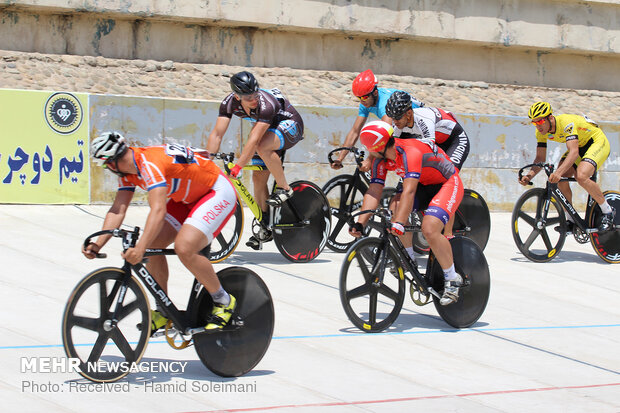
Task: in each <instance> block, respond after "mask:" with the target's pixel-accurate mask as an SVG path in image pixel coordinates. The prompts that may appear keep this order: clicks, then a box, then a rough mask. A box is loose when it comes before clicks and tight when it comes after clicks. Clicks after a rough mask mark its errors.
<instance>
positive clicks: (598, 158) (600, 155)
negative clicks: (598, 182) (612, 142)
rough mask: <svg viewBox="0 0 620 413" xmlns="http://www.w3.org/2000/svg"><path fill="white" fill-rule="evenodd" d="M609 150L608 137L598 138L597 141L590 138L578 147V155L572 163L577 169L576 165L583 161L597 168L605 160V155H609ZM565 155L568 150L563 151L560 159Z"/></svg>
mask: <svg viewBox="0 0 620 413" xmlns="http://www.w3.org/2000/svg"><path fill="white" fill-rule="evenodd" d="M610 150H611V149H610V146H609V140H608V139H600V140H599V141H598V142H594V139H590V140H589V141H588V142H587V143H586V144H585V145H583V146H581V147H579V157H578V158H577V160H576V161H575V163H574V164H573V167H574V168H575V169H577V165H579V163H580V162H581V161H584V162H588V163H590V164H592V165H594V169H595V170H598V169H599V168H600V167H601V165H603V163H604V162H605V161H606V160H607V157H609V152H610ZM566 155H568V151H566V152H564V155H562V159H561V160H564V158H566Z"/></svg>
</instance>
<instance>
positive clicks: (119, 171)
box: [82, 132, 237, 333]
mask: <svg viewBox="0 0 620 413" xmlns="http://www.w3.org/2000/svg"><path fill="white" fill-rule="evenodd" d="M91 154H92V156H93V159H94V161H95V162H96V163H98V164H99V165H102V166H104V167H105V168H107V169H108V170H110V171H112V172H113V173H115V174H116V175H118V176H119V188H118V191H117V193H116V197H115V199H114V202H113V204H112V206H111V207H110V209H109V211H108V213H107V214H106V217H105V219H104V222H103V228H102V229H104V230H106V229H115V228H118V227H120V225H121V224H122V223H123V220H124V218H125V214H126V211H127V208H128V206H129V203H130V202H131V199H132V198H133V194H134V191H135V188H136V187H140V188H142V189H144V190H146V191H148V203H149V206H150V211H149V214H148V216H147V219H146V224H145V225H144V232H143V233H142V236H141V237H140V239H139V240H138V242H137V244H136V246H135V247H133V248H129V249H127V251H125V252H124V253H123V254H122V256H123V258H124V259H126V260H127V261H128V262H129V263H130V264H137V263H139V262H141V261H142V259H143V257H144V253H145V251H146V249H147V248H166V247H168V246H169V245H170V244H172V242H174V249H175V251H176V253H177V255H178V256H179V259H180V260H181V262H182V263H183V265H185V267H187V269H189V270H190V271H191V273H192V274H193V275H194V276H195V277H196V279H197V280H198V281H200V283H201V284H202V285H203V287H204V288H206V289H207V291H208V292H209V293H210V294H211V297H212V298H213V302H214V306H213V312H212V316H211V319H210V321H209V323H208V324H207V325H206V326H205V329H207V330H213V329H220V328H222V327H223V326H224V325H226V323H228V321H229V320H230V317H231V315H232V312H233V311H234V309H235V307H236V305H237V304H236V299H235V297H234V296H232V295H231V294H228V293H227V292H226V291H225V290H224V289H223V288H222V285H221V284H220V281H219V279H218V278H217V275H216V274H215V270H214V269H213V265H212V264H211V262H210V261H209V259H208V258H207V257H206V256H205V255H202V254H201V251H202V250H204V249H205V248H206V247H208V246H209V244H210V243H211V241H212V240H213V238H215V237H216V236H217V235H218V234H219V232H220V230H221V229H222V227H223V226H224V224H226V221H228V219H229V218H230V217H231V216H232V215H233V214H234V212H235V207H236V205H237V204H236V200H237V198H236V192H235V189H234V187H233V185H232V183H231V182H230V181H229V180H228V178H227V177H226V176H225V175H224V174H223V173H222V172H221V171H220V169H219V168H218V167H217V165H215V164H214V163H213V162H212V161H211V160H210V159H209V158H208V157H205V156H202V155H201V154H198V153H195V152H194V151H193V150H192V149H191V148H187V147H185V146H181V145H163V146H151V147H145V148H138V147H129V146H128V145H127V144H126V141H125V138H124V137H123V136H121V135H120V134H118V133H114V132H111V133H109V132H108V133H104V134H103V135H101V136H99V137H97V138H95V139H93V141H92V144H91ZM110 237H111V235H102V236H100V237H99V238H97V240H96V241H95V242H91V243H90V244H88V245H87V246H86V247H85V248H84V247H82V253H83V254H84V255H85V256H86V258H89V259H92V258H95V255H96V253H97V252H99V250H100V249H101V248H102V247H103V246H104V245H105V244H106V242H107V241H108V240H109V239H110ZM146 265H147V268H148V270H149V272H150V273H151V274H152V275H153V277H154V278H155V280H156V281H157V282H158V283H159V284H160V285H161V286H162V288H163V289H164V292H167V285H168V264H167V261H166V257H165V256H163V255H162V256H153V257H150V258H149V262H148V263H147V264H146ZM165 314H166V313H165V309H164V308H161V307H159V306H158V308H157V310H155V311H151V319H152V326H151V331H152V333H154V332H155V331H156V330H158V329H160V328H162V327H163V326H164V325H165V324H166V322H167V321H168V320H167V319H166V317H165Z"/></svg>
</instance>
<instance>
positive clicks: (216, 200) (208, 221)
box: [165, 174, 237, 244]
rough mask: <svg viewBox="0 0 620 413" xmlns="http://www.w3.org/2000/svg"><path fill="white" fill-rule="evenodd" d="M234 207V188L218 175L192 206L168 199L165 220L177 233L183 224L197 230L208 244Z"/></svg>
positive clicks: (228, 217)
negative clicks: (205, 238)
mask: <svg viewBox="0 0 620 413" xmlns="http://www.w3.org/2000/svg"><path fill="white" fill-rule="evenodd" d="M236 206H237V192H236V191H235V187H234V186H233V184H232V183H231V182H230V180H229V179H228V178H227V177H226V176H225V175H223V174H220V176H219V177H218V178H217V180H216V181H215V184H214V185H213V187H211V189H210V190H209V191H208V192H207V193H206V194H205V195H204V196H203V197H202V198H200V199H199V200H198V201H196V202H194V203H192V204H184V203H181V202H176V201H173V200H172V199H169V200H168V203H167V204H166V218H165V219H166V222H168V223H169V224H170V225H172V227H173V228H174V229H176V230H177V232H178V231H179V230H180V229H181V225H185V224H189V225H191V226H193V227H194V228H197V229H199V230H200V231H201V232H202V233H203V234H205V236H206V237H207V240H208V241H209V244H210V243H211V241H213V239H214V238H215V237H217V235H218V234H219V233H220V231H221V230H222V228H223V227H224V225H225V224H226V222H227V221H228V220H229V219H230V217H231V216H232V215H233V214H234V213H235V208H236Z"/></svg>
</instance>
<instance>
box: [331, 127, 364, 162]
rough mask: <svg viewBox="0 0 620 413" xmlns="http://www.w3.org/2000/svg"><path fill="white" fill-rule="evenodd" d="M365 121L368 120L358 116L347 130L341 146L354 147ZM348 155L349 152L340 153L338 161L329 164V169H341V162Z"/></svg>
mask: <svg viewBox="0 0 620 413" xmlns="http://www.w3.org/2000/svg"><path fill="white" fill-rule="evenodd" d="M366 119H368V118H365V117H363V116H358V117H357V118H356V119H355V122H354V123H353V127H352V128H351V130H349V133H347V136H346V138H345V139H344V144H343V145H342V146H346V147H351V146H353V145H355V143H356V142H357V140H358V138H359V136H360V132H361V131H362V127H364V123H366ZM348 153H349V151H340V154H339V156H338V159H336V160H335V161H334V163H333V164H331V167H332V168H334V169H340V168H342V161H343V160H344V158H345V157H346V156H347V154H348Z"/></svg>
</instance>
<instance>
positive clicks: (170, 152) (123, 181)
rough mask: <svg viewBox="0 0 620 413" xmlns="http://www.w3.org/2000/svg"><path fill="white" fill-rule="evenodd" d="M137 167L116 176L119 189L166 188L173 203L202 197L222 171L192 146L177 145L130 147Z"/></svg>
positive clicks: (191, 201) (187, 202)
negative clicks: (133, 172) (129, 172)
mask: <svg viewBox="0 0 620 413" xmlns="http://www.w3.org/2000/svg"><path fill="white" fill-rule="evenodd" d="M129 149H130V150H132V151H133V158H134V162H135V165H136V168H137V169H138V173H137V174H129V175H127V176H125V177H123V178H120V179H119V190H129V191H133V190H135V187H136V186H138V187H140V188H142V189H144V190H146V191H150V190H151V189H153V188H159V187H166V188H167V196H168V198H170V199H172V200H173V201H176V202H182V203H185V204H191V203H194V202H196V201H198V200H199V199H200V198H202V197H203V196H204V195H205V194H206V193H207V192H208V191H209V190H210V189H211V187H212V186H213V184H214V183H215V181H216V180H217V178H218V176H219V175H220V173H221V171H220V168H218V166H217V165H216V164H215V163H213V162H212V161H211V160H210V159H208V158H205V157H203V156H200V155H198V154H196V153H194V151H193V150H192V149H191V148H187V147H185V146H182V145H177V144H167V145H162V146H148V147H145V148H134V147H130V148H129Z"/></svg>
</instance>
